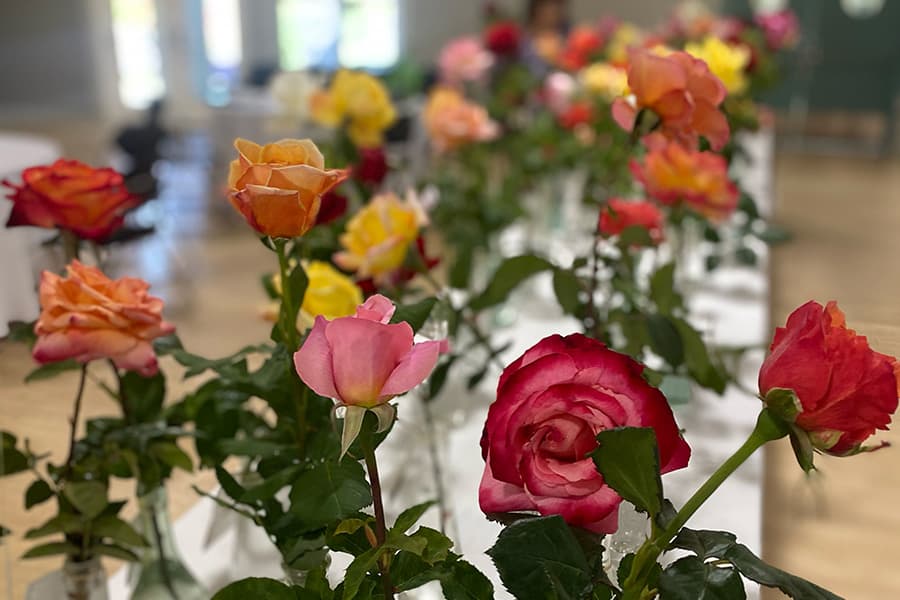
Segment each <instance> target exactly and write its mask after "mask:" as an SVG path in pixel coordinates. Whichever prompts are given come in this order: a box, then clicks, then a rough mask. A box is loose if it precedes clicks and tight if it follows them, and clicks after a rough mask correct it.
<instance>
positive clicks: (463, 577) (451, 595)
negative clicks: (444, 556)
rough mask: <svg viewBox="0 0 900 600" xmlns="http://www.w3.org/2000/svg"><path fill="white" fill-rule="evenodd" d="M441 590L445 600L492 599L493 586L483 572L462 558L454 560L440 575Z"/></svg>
mask: <svg viewBox="0 0 900 600" xmlns="http://www.w3.org/2000/svg"><path fill="white" fill-rule="evenodd" d="M441 591H442V592H444V597H445V598H446V599H447V600H492V599H493V597H494V586H493V584H492V583H491V580H490V579H488V578H487V577H485V575H484V573H482V572H481V571H479V570H478V569H476V568H475V567H474V566H473V565H471V564H469V563H467V562H466V561H464V560H457V561H454V562H453V564H452V566H451V567H450V571H449V573H447V574H446V575H444V576H443V577H441Z"/></svg>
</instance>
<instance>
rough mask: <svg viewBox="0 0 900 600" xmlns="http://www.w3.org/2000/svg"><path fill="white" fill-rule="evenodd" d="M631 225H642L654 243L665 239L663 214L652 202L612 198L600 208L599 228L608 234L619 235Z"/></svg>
mask: <svg viewBox="0 0 900 600" xmlns="http://www.w3.org/2000/svg"><path fill="white" fill-rule="evenodd" d="M629 227H642V228H644V229H646V230H647V233H649V234H650V239H651V240H652V241H653V243H654V244H658V243H660V242H661V241H662V239H663V214H662V211H660V210H659V207H657V206H656V205H655V204H653V203H652V202H645V201H642V200H622V199H621V198H610V200H609V202H607V203H606V206H604V207H603V208H602V209H600V221H599V223H598V228H599V230H600V233H602V234H603V235H606V236H614V235H619V234H620V233H622V232H623V231H625V230H626V229H628V228H629Z"/></svg>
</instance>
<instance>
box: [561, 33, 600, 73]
mask: <svg viewBox="0 0 900 600" xmlns="http://www.w3.org/2000/svg"><path fill="white" fill-rule="evenodd" d="M602 46H603V37H602V36H601V35H600V32H599V31H598V30H597V29H595V28H593V27H590V26H587V25H579V26H578V27H575V28H574V29H573V30H572V31H571V32H570V33H569V37H568V39H567V40H566V47H565V48H564V49H563V51H562V54H561V55H560V57H559V64H560V66H561V67H562V68H564V69H568V70H570V71H577V70H578V69H581V68H583V67H584V66H585V65H586V64H588V63H589V62H590V60H591V58H592V57H593V55H594V54H596V53H597V52H598V51H599V50H600V48H601V47H602Z"/></svg>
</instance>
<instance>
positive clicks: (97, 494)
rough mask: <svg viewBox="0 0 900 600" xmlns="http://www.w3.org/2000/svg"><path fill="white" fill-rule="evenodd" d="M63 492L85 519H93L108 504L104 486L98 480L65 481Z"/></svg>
mask: <svg viewBox="0 0 900 600" xmlns="http://www.w3.org/2000/svg"><path fill="white" fill-rule="evenodd" d="M63 494H64V495H65V497H66V498H67V499H68V500H69V502H71V503H72V506H74V507H75V509H76V510H77V511H78V512H79V513H81V515H82V516H83V517H84V518H86V519H93V518H94V517H96V516H97V515H99V514H100V513H102V512H103V509H104V508H106V505H107V504H108V502H107V500H106V486H105V485H103V484H102V483H100V482H99V481H76V482H74V483H67V484H66V487H64V488H63Z"/></svg>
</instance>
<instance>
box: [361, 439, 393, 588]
mask: <svg viewBox="0 0 900 600" xmlns="http://www.w3.org/2000/svg"><path fill="white" fill-rule="evenodd" d="M364 427H365V425H364ZM360 441H361V442H362V448H363V456H364V458H365V461H366V470H367V471H368V472H369V482H370V484H371V485H372V502H373V504H374V505H375V540H376V541H377V542H378V545H379V546H383V545H384V540H385V538H386V537H387V530H386V527H385V523H384V503H383V501H382V499H381V480H380V479H379V478H378V463H377V461H376V460H375V448H374V444H373V443H372V432H371V431H370V430H369V429H366V430H365V431H364V432H363V434H362V435H361V436H360ZM380 563H381V565H380V569H381V584H382V586H383V587H384V597H385V600H387V599H388V598H393V597H394V586H393V585H392V584H391V573H390V571H389V563H388V561H386V560H384V557H383V556H382V560H381V561H380Z"/></svg>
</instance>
